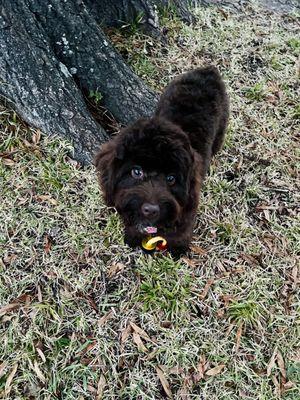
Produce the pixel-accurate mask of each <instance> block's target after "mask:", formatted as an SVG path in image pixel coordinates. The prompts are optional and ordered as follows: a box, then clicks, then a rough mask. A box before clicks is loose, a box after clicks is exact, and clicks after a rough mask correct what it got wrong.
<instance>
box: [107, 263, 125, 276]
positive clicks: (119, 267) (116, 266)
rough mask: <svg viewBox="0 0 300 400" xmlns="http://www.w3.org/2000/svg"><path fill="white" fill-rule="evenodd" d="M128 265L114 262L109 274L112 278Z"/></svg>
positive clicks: (108, 270)
mask: <svg viewBox="0 0 300 400" xmlns="http://www.w3.org/2000/svg"><path fill="white" fill-rule="evenodd" d="M125 267H126V266H125V265H124V264H122V263H114V264H112V265H111V266H110V267H108V269H107V276H108V277H109V278H112V277H113V276H115V275H117V274H118V273H119V272H121V271H123V269H124V268H125Z"/></svg>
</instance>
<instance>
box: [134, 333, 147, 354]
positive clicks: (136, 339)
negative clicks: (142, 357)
mask: <svg viewBox="0 0 300 400" xmlns="http://www.w3.org/2000/svg"><path fill="white" fill-rule="evenodd" d="M132 338H133V342H134V343H135V344H136V345H137V347H138V349H139V351H142V352H144V353H146V352H147V351H148V349H147V347H146V346H145V345H144V343H143V341H142V339H141V337H140V335H139V334H138V333H136V332H133V334H132Z"/></svg>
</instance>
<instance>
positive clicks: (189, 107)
mask: <svg viewBox="0 0 300 400" xmlns="http://www.w3.org/2000/svg"><path fill="white" fill-rule="evenodd" d="M228 115H229V102H228V97H227V94H226V90H225V85H224V83H223V81H222V78H221V76H220V74H219V72H218V70H217V68H215V67H213V66H209V67H204V68H197V69H195V70H193V71H190V72H187V73H185V74H182V75H180V76H179V77H177V78H176V79H174V80H173V81H172V82H171V83H170V84H169V85H168V86H167V88H166V89H165V91H164V92H163V94H162V95H161V98H160V101H159V103H158V106H157V110H156V116H158V117H159V118H165V119H167V120H169V121H172V122H173V123H175V124H176V125H179V126H180V127H181V128H182V129H183V131H185V132H186V133H187V134H188V135H189V137H190V141H191V144H192V146H193V148H194V149H195V150H196V151H198V152H199V153H200V154H201V155H202V156H203V158H204V159H205V160H207V167H208V165H209V162H210V159H211V156H212V155H214V154H215V153H216V152H217V151H218V150H219V149H220V148H221V146H222V143H223V138H224V134H225V130H226V126H227V121H228Z"/></svg>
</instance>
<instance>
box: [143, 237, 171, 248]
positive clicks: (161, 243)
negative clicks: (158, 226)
mask: <svg viewBox="0 0 300 400" xmlns="http://www.w3.org/2000/svg"><path fill="white" fill-rule="evenodd" d="M142 247H143V248H144V249H145V250H154V249H156V250H161V251H162V250H165V249H166V248H167V241H166V239H164V238H163V237H162V236H155V237H148V238H145V239H144V240H143V241H142Z"/></svg>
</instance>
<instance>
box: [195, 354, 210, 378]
mask: <svg viewBox="0 0 300 400" xmlns="http://www.w3.org/2000/svg"><path fill="white" fill-rule="evenodd" d="M207 367H208V363H207V362H206V358H205V356H204V355H201V356H200V359H199V362H198V365H197V373H196V374H194V376H193V379H194V382H195V383H197V382H199V381H200V380H201V379H203V378H204V374H205V371H206V370H207Z"/></svg>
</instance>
